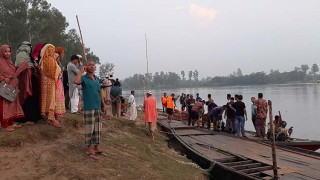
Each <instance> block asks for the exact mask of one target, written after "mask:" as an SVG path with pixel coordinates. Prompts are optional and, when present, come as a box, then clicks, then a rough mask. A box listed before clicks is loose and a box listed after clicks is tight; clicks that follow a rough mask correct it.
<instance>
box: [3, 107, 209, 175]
mask: <svg viewBox="0 0 320 180" xmlns="http://www.w3.org/2000/svg"><path fill="white" fill-rule="evenodd" d="M142 115H143V114H142V113H141V112H139V115H138V117H139V118H138V119H137V120H136V122H132V121H129V120H127V119H128V117H127V116H125V117H123V118H120V119H116V118H112V117H110V119H109V120H106V121H105V123H104V130H103V132H102V143H103V144H102V145H101V148H102V149H103V150H104V151H105V152H106V153H107V154H108V157H103V156H100V157H99V160H94V159H91V158H89V157H88V156H87V155H86V153H85V145H84V135H83V128H82V116H80V115H73V114H68V113H67V114H66V115H65V117H64V124H63V128H61V129H57V128H54V127H52V126H49V125H47V124H46V123H45V122H43V121H42V122H39V123H37V124H35V125H29V126H23V127H22V128H19V129H16V130H15V131H14V132H11V133H6V132H3V131H1V132H0V179H192V180H196V179H207V173H206V172H205V171H204V170H202V169H200V168H199V167H197V165H195V164H194V163H192V162H191V161H190V160H188V159H187V158H185V157H183V156H180V155H179V153H178V152H175V151H174V150H173V149H169V148H168V146H167V141H166V140H167V138H166V137H165V136H163V135H161V134H159V133H157V134H156V139H155V140H154V141H153V140H151V139H150V137H149V136H148V131H147V130H146V128H145V126H144V122H143V120H142V118H141V117H142Z"/></svg>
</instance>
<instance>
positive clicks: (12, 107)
mask: <svg viewBox="0 0 320 180" xmlns="http://www.w3.org/2000/svg"><path fill="white" fill-rule="evenodd" d="M28 67H29V66H28V63H27V62H26V61H24V62H23V63H21V64H20V66H19V67H18V68H16V67H15V65H14V64H13V63H12V61H11V48H10V47H9V46H8V45H1V46H0V81H1V82H2V81H4V82H5V83H6V84H10V85H12V86H14V87H16V88H17V87H18V79H17V76H18V75H19V74H20V73H21V72H23V71H24V70H26V69H27V68H28ZM23 117H24V114H23V110H22V107H21V105H20V102H19V98H18V97H16V99H15V100H14V101H13V102H10V101H8V100H6V99H4V98H3V97H1V96H0V121H1V127H2V128H3V129H4V130H5V131H6V132H12V131H14V128H16V127H19V125H17V124H15V123H14V121H15V120H16V119H18V118H23Z"/></svg>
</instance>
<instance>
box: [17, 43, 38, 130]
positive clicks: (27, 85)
mask: <svg viewBox="0 0 320 180" xmlns="http://www.w3.org/2000/svg"><path fill="white" fill-rule="evenodd" d="M31 49H32V46H31V43H29V42H27V41H24V42H23V43H22V45H21V46H20V47H19V48H18V50H17V56H16V61H15V65H16V66H17V67H19V66H20V64H21V63H22V62H24V61H27V63H28V65H29V68H28V69H27V70H26V71H24V72H23V73H21V74H20V75H19V76H18V79H19V90H20V93H19V99H20V103H21V106H22V109H23V112H24V115H25V117H24V118H21V119H18V120H16V122H19V123H25V124H33V123H34V122H37V121H38V120H40V119H41V116H40V104H39V103H40V102H39V101H40V99H39V95H40V93H39V88H40V86H39V80H38V77H39V73H38V71H37V70H36V68H35V63H34V61H33V58H32V57H31Z"/></svg>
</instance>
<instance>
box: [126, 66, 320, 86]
mask: <svg viewBox="0 0 320 180" xmlns="http://www.w3.org/2000/svg"><path fill="white" fill-rule="evenodd" d="M318 72H319V67H318V65H317V64H313V65H312V66H311V68H310V67H309V65H307V64H303V65H301V66H300V67H295V68H294V69H293V70H292V71H289V72H280V71H279V70H271V71H270V73H268V74H267V73H265V72H263V71H261V72H254V73H251V74H247V75H243V74H242V71H241V69H240V68H238V69H237V71H235V72H233V73H231V74H229V75H228V76H215V77H207V78H202V79H201V80H199V71H198V70H194V71H192V70H191V71H188V72H187V74H188V77H186V72H185V71H181V73H180V75H181V76H179V74H177V73H175V72H163V71H161V72H156V73H154V74H151V73H149V74H134V75H133V76H131V77H128V78H125V79H124V80H123V83H122V86H123V87H124V88H126V89H143V88H183V87H196V86H197V87H208V86H239V85H262V84H281V83H292V82H312V81H317V80H318V79H319V75H318V74H317V73H318Z"/></svg>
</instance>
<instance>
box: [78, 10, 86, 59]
mask: <svg viewBox="0 0 320 180" xmlns="http://www.w3.org/2000/svg"><path fill="white" fill-rule="evenodd" d="M76 18H77V23H78V27H79V32H80V38H81V45H82V51H83V57H84V60H85V61H87V55H86V49H85V47H84V43H83V37H82V32H81V28H80V23H79V19H78V15H76Z"/></svg>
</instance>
